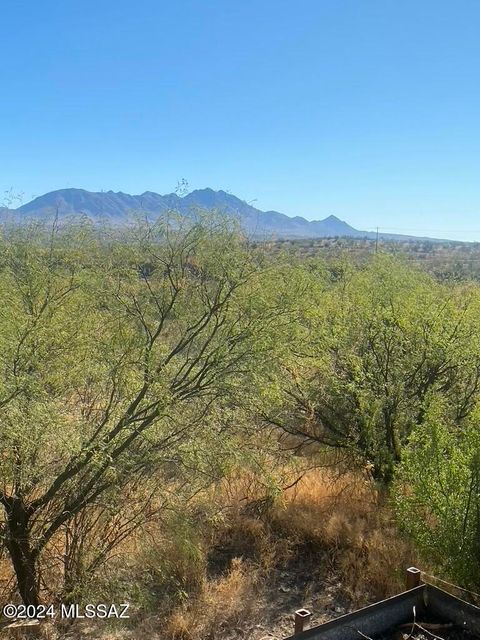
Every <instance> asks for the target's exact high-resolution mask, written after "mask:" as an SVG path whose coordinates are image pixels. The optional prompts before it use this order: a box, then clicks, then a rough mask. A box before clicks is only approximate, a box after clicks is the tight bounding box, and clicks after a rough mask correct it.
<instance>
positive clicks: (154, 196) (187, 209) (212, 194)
mask: <svg viewBox="0 0 480 640" xmlns="http://www.w3.org/2000/svg"><path fill="white" fill-rule="evenodd" d="M200 209H201V210H218V211H220V212H222V213H224V214H226V215H231V216H235V217H237V218H238V219H239V221H240V224H241V225H242V227H243V228H244V230H245V231H246V232H247V233H249V234H250V235H254V236H263V237H265V236H269V237H273V238H281V239H286V238H292V239H294V238H325V237H338V236H341V237H354V238H374V237H375V236H376V234H375V233H374V232H368V231H360V230H358V229H355V228H354V227H352V226H350V225H349V224H347V223H346V222H344V221H343V220H340V219H339V218H337V217H336V216H334V215H330V216H328V217H326V218H324V219H323V220H312V221H309V220H306V219H305V218H302V217H300V216H295V217H290V216H287V215H285V214H283V213H279V212H278V211H261V210H260V209H257V208H255V207H253V206H252V205H251V204H249V203H247V202H245V201H244V200H241V199H240V198H237V197H236V196H234V195H232V194H230V193H227V192H226V191H222V190H220V191H214V190H213V189H208V188H207V189H197V190H195V191H192V192H190V193H188V194H187V195H184V196H179V195H177V194H176V193H169V194H166V195H160V194H158V193H154V192H153V191H145V193H142V194H141V195H129V194H128V193H122V192H121V191H119V192H113V191H101V192H93V191H86V190H85V189H60V190H57V191H50V192H49V193H46V194H44V195H42V196H39V197H37V198H35V199H33V200H32V201H31V202H28V203H26V204H23V205H21V206H19V207H18V208H16V209H6V208H4V209H3V210H0V211H1V212H3V214H4V215H9V216H10V217H11V218H13V219H14V220H15V221H18V222H21V221H23V220H27V219H48V218H50V217H52V216H53V215H55V214H57V215H58V216H59V217H60V218H64V217H68V216H79V215H85V216H87V217H88V218H90V219H92V220H105V219H106V220H109V221H110V222H113V223H115V224H119V223H120V224H121V223H124V222H126V221H127V220H128V219H129V217H131V216H132V214H134V213H142V214H144V215H146V216H147V217H148V218H149V219H156V218H157V217H158V216H161V215H162V214H163V213H165V212H167V211H171V210H174V211H178V212H179V213H181V214H184V215H191V214H192V212H193V211H195V210H200ZM380 235H381V237H383V238H385V239H387V238H388V239H398V240H400V239H402V240H406V239H413V237H412V236H400V235H397V234H380Z"/></svg>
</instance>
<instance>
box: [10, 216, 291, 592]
mask: <svg viewBox="0 0 480 640" xmlns="http://www.w3.org/2000/svg"><path fill="white" fill-rule="evenodd" d="M1 244H2V247H1V249H2V251H1V256H2V257H1V263H0V294H1V298H2V305H1V307H0V316H1V318H0V367H1V381H0V437H1V440H0V503H1V504H2V505H3V510H4V520H3V523H2V524H1V535H2V539H3V542H4V545H5V546H6V548H7V549H8V553H9V555H10V558H11V562H12V565H13V568H14V570H15V574H16V578H17V582H18V589H19V593H20V595H21V598H22V599H23V601H24V602H25V603H27V604H36V603H37V602H38V601H39V597H40V589H39V575H38V562H39V558H40V556H41V554H42V552H43V551H44V550H45V548H46V547H47V546H48V545H49V543H50V542H52V541H53V539H55V537H56V536H58V535H59V531H60V530H61V528H62V527H64V525H65V524H66V523H68V522H70V521H72V519H73V518H75V517H76V515H77V514H79V513H80V512H81V511H82V510H83V509H85V507H86V506H88V505H90V504H92V503H94V502H95V501H96V500H97V499H98V498H99V497H100V496H102V495H103V494H104V493H105V492H107V491H108V492H112V491H115V488H116V487H117V486H119V487H125V483H126V481H127V480H128V478H129V477H132V478H133V477H135V478H136V477H138V476H139V474H144V475H145V476H149V474H154V473H156V472H157V471H158V469H159V468H163V467H164V468H168V469H169V471H170V472H171V473H174V471H172V469H174V466H175V462H178V456H179V455H180V454H179V451H180V449H181V446H182V444H185V443H186V442H190V443H191V446H194V439H195V434H196V433H201V432H203V430H204V429H211V428H212V424H216V423H217V422H218V423H219V424H220V423H222V424H224V425H225V424H231V423H232V421H231V420H230V421H229V420H224V419H223V418H224V416H225V415H229V414H230V413H231V412H232V411H233V410H234V408H235V406H236V405H238V404H239V403H242V402H246V401H247V400H248V395H249V390H250V389H251V388H253V387H254V386H255V385H256V384H257V381H258V376H259V372H261V371H262V368H265V369H266V368H267V367H271V365H270V364H269V362H268V353H269V351H270V349H271V348H272V346H273V345H274V343H275V339H274V337H273V336H274V332H272V327H273V326H274V325H275V322H276V320H275V318H276V317H277V316H278V313H277V310H276V309H275V304H272V305H269V303H268V301H267V300H266V298H265V288H264V287H263V286H262V283H261V279H259V277H258V274H259V271H260V268H259V266H258V265H259V257H258V251H254V250H251V249H250V248H249V247H248V245H247V244H246V243H245V241H244V240H243V238H242V237H241V236H240V235H239V234H238V233H237V232H236V231H235V230H232V229H231V228H227V227H225V225H223V224H222V223H213V222H212V223H205V222H201V221H192V220H189V221H182V220H179V219H176V220H174V221H173V222H172V223H169V222H168V221H165V219H163V221H162V222H158V223H157V224H155V225H153V226H152V225H147V224H144V225H136V226H135V227H134V228H130V230H129V231H128V232H125V233H123V234H119V233H118V232H113V231H112V232H111V233H110V234H109V233H107V232H104V233H103V234H101V233H97V232H95V231H92V230H91V229H89V228H88V227H82V226H80V227H79V228H75V227H71V228H69V227H66V228H64V229H58V228H57V227H54V228H53V230H52V232H51V233H50V235H49V236H48V237H47V235H46V233H45V231H44V230H42V229H36V230H34V231H33V233H32V230H31V229H30V230H29V229H27V230H25V229H19V230H13V231H10V232H9V233H8V234H4V237H3V238H2V240H1ZM280 315H281V314H280ZM267 329H268V330H267ZM270 336H271V338H270ZM172 465H173V466H172Z"/></svg>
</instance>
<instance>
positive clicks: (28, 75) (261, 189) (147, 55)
mask: <svg viewBox="0 0 480 640" xmlns="http://www.w3.org/2000/svg"><path fill="white" fill-rule="evenodd" d="M0 16H1V21H2V37H1V38H0V81H1V82H0V87H1V89H0V92H1V99H0V141H1V142H0V189H1V192H3V191H5V190H6V189H10V188H13V190H14V191H15V192H24V201H28V200H29V199H31V197H32V196H33V195H40V194H42V193H44V192H46V191H50V190H53V189H58V188H63V187H83V188H86V189H90V190H101V189H106V190H108V189H113V190H115V191H117V190H121V191H125V192H129V193H142V192H143V191H146V190H152V191H158V192H160V193H166V192H170V191H173V190H174V189H175V187H176V185H177V183H178V181H179V180H181V179H182V178H185V179H186V180H187V181H188V183H189V185H190V187H191V188H192V189H193V188H201V187H206V186H209V187H212V188H215V189H225V190H229V191H231V192H232V193H234V194H235V195H238V196H239V197H242V198H244V199H245V200H248V201H253V200H255V202H254V204H255V205H256V206H258V207H259V208H261V209H277V210H279V211H282V212H284V213H287V214H289V215H303V216H305V217H307V218H309V219H314V218H317V219H318V218H324V217H325V216H327V215H329V214H335V215H337V216H338V217H340V218H342V219H345V220H347V221H348V222H349V223H350V224H352V225H354V226H356V227H357V228H362V229H370V228H373V227H376V226H377V225H378V226H379V227H380V228H382V229H385V230H387V229H388V230H398V231H399V232H405V233H406V232H413V233H418V234H420V233H424V232H427V233H428V234H429V235H437V236H443V237H445V236H449V237H452V238H464V239H467V240H471V239H477V240H479V239H480V38H479V37H478V29H479V25H480V2H478V0H456V2H453V1H451V0H448V1H447V0H436V1H431V0H420V1H419V0H395V1H391V0H297V1H295V2H293V1H289V2H286V1H284V0H235V1H233V0H217V1H209V0H196V1H194V0H169V1H168V2H165V1H162V0H137V1H136V2H132V1H131V0H129V1H128V2H127V1H124V0H115V1H113V0H96V1H95V2H93V1H92V0H81V1H77V2H75V1H73V0H58V1H54V0H42V1H41V2H39V1H37V0H29V1H24V0H23V1H22V0H4V1H3V2H2V3H1V5H0Z"/></svg>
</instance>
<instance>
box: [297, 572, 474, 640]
mask: <svg viewBox="0 0 480 640" xmlns="http://www.w3.org/2000/svg"><path fill="white" fill-rule="evenodd" d="M414 608H415V614H414ZM414 619H416V621H417V622H420V621H424V620H435V621H439V622H444V623H453V624H454V625H455V626H458V627H460V628H463V629H465V630H466V631H468V632H469V633H470V634H471V635H473V636H477V637H478V638H479V640H480V608H479V607H476V606H475V605H473V604H469V603H468V602H465V601H463V600H460V598H456V597H455V596H452V595H451V594H449V593H447V592H446V591H442V590H441V589H438V588H437V587H434V586H432V585H430V584H422V585H420V586H417V587H414V588H412V589H410V590H408V591H404V592H403V593H401V594H399V595H397V596H393V597H392V598H388V599H387V600H382V601H381V602H378V603H376V604H372V605H370V606H368V607H365V608H363V609H359V610H358V611H354V612H353V613H348V614H347V615H344V616H341V617H340V618H336V619H335V620H331V621H330V622H326V623H324V624H321V625H319V626H317V627H313V628H311V629H307V630H306V631H302V632H300V633H296V634H294V635H293V636H289V637H288V638H285V640H360V639H361V638H362V634H363V635H364V636H367V637H368V638H372V639H373V640H375V638H379V637H382V636H388V635H389V633H390V632H391V633H393V632H394V631H395V630H396V629H397V628H398V627H399V626H400V625H402V624H406V623H412V624H413V622H414Z"/></svg>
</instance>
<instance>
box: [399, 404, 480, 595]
mask: <svg viewBox="0 0 480 640" xmlns="http://www.w3.org/2000/svg"><path fill="white" fill-rule="evenodd" d="M478 419H479V415H478V411H476V412H475V415H472V416H471V419H470V420H468V421H467V422H466V423H465V424H464V425H463V427H462V428H461V429H459V428H458V427H457V426H456V425H455V424H452V422H451V421H450V420H449V417H448V412H447V413H446V412H445V409H444V407H442V406H441V404H440V405H438V404H435V403H433V406H432V407H431V409H430V410H429V412H428V417H427V419H426V420H425V422H424V423H423V424H422V425H421V426H420V427H418V428H417V429H416V430H415V432H414V434H413V435H412V437H411V439H410V442H409V446H408V447H407V448H406V450H405V452H404V458H403V461H402V464H401V467H400V469H399V473H398V477H397V480H396V484H395V503H396V509H397V513H398V517H399V522H400V523H401V526H402V527H403V529H404V530H405V531H406V532H407V533H408V534H410V535H411V536H412V537H413V539H414V540H415V542H416V544H417V545H418V547H419V549H420V550H421V551H422V552H423V553H424V555H425V557H426V558H428V561H429V563H431V564H434V565H436V566H437V567H438V569H439V571H441V572H442V573H444V574H445V575H446V576H447V577H449V578H450V579H452V580H454V581H456V582H457V583H459V584H462V585H464V586H467V587H471V588H475V589H478V587H479V585H480V580H479V575H480V429H479V423H478Z"/></svg>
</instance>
